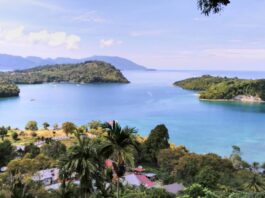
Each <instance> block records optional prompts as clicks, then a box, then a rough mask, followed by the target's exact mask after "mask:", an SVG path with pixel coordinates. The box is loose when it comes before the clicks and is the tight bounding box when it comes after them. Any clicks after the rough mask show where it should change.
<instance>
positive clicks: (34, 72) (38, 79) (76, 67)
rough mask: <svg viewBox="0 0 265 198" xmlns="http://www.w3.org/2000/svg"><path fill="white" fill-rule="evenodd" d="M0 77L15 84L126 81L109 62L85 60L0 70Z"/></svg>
mask: <svg viewBox="0 0 265 198" xmlns="http://www.w3.org/2000/svg"><path fill="white" fill-rule="evenodd" d="M0 79H2V80H5V81H8V82H12V83H15V84H40V83H53V82H54V83H60V82H66V83H97V82H99V83H100V82H104V83H128V82H129V81H128V80H127V79H126V78H125V77H124V76H123V74H122V73H121V72H120V71H119V70H117V69H116V68H115V67H114V66H112V65H111V64H108V63H105V62H101V61H87V62H84V63H80V64H58V65H47V66H41V67H34V68H31V69H26V70H17V71H12V72H1V73H0Z"/></svg>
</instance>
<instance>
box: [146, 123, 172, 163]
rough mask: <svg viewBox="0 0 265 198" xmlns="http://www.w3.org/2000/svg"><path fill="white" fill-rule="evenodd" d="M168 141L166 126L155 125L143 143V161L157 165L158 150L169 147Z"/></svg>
mask: <svg viewBox="0 0 265 198" xmlns="http://www.w3.org/2000/svg"><path fill="white" fill-rule="evenodd" d="M168 140H169V135H168V129H167V128H166V126H165V125H164V124H160V125H157V126H156V127H155V128H154V129H152V131H151V133H150V135H149V136H148V138H147V140H146V141H145V142H144V145H143V146H144V152H143V153H144V155H143V160H144V161H149V162H152V163H155V164H157V155H158V154H159V152H160V150H161V149H167V148H169V146H170V145H169V142H168Z"/></svg>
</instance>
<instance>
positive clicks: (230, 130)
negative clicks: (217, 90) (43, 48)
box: [0, 71, 265, 162]
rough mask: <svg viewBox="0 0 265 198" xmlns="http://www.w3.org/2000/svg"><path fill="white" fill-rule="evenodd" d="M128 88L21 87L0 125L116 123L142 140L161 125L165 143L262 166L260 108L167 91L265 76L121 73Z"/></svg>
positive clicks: (264, 130)
mask: <svg viewBox="0 0 265 198" xmlns="http://www.w3.org/2000/svg"><path fill="white" fill-rule="evenodd" d="M124 74H125V76H126V77H127V78H128V79H129V80H130V81H131V83H130V84H89V85H79V84H41V85H21V86H20V89H21V94H20V97H18V98H8V99H0V125H11V126H12V127H19V128H24V126H25V124H26V123H27V121H29V120H36V121H38V123H39V124H41V123H43V122H45V121H47V122H49V123H50V124H54V123H59V124H60V123H62V122H64V121H72V122H75V123H77V124H85V123H88V122H89V121H91V120H102V121H108V120H113V119H115V120H118V121H119V122H120V123H121V125H123V126H124V125H129V126H131V127H136V128H137V129H138V131H139V133H140V134H142V135H147V134H148V133H149V132H150V130H151V129H152V128H154V127H155V126H156V125H157V124H160V123H165V124H166V126H167V127H168V129H169V133H170V141H171V142H172V143H175V144H177V145H179V144H182V145H186V146H187V147H188V149H189V150H190V151H193V152H198V153H208V152H214V153H218V154H220V155H222V156H229V154H230V152H231V146H232V145H238V146H240V147H241V149H242V152H243V158H244V159H246V160H248V161H250V162H252V161H259V162H264V161H265V152H264V150H265V105H264V104H243V103H231V102H205V101H200V100H198V98H197V96H196V93H195V92H193V91H187V90H183V89H181V88H177V87H173V86H172V84H173V82H174V81H176V80H180V79H185V78H187V77H191V76H199V75H201V74H213V75H220V76H225V75H226V76H233V77H234V76H237V77H242V78H253V79H255V78H265V72H234V71H233V72H231V71H230V72H225V71H223V72H220V71H127V72H124Z"/></svg>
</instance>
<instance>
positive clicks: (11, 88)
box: [0, 81, 20, 98]
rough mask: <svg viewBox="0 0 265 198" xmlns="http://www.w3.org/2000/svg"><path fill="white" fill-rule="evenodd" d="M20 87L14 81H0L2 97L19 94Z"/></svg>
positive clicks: (0, 94)
mask: <svg viewBox="0 0 265 198" xmlns="http://www.w3.org/2000/svg"><path fill="white" fill-rule="evenodd" d="M19 92H20V90H19V88H18V86H17V85H15V84H14V83H10V82H5V81H0V98H4V97H13V96H18V95H19Z"/></svg>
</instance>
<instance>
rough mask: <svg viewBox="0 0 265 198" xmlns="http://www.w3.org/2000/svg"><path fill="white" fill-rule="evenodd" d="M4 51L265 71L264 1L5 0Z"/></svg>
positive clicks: (0, 29) (1, 2)
mask: <svg viewBox="0 0 265 198" xmlns="http://www.w3.org/2000/svg"><path fill="white" fill-rule="evenodd" d="M0 53H4V54H11V55H19V56H39V57H44V58H47V57H51V58H55V57H71V58H83V57H89V56H93V55H108V56H120V57H124V58H128V59H130V60H132V61H134V62H136V63H138V64H141V65H145V66H147V67H150V68H157V69H204V70H265V0H251V1H250V0H231V4H230V5H229V6H228V7H226V8H225V9H224V10H223V11H222V12H221V13H220V14H217V15H211V16H209V17H206V16H204V15H201V13H200V11H199V10H198V8H197V2H196V0H185V1H181V0H126V1H125V0H74V1H73V0H0Z"/></svg>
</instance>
